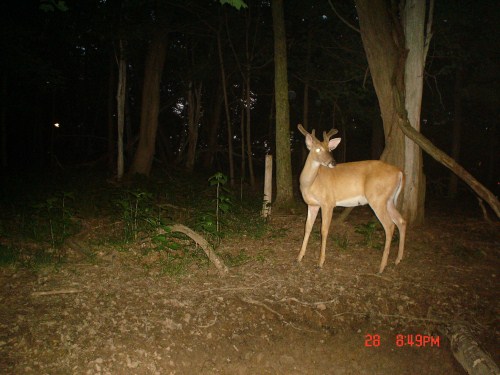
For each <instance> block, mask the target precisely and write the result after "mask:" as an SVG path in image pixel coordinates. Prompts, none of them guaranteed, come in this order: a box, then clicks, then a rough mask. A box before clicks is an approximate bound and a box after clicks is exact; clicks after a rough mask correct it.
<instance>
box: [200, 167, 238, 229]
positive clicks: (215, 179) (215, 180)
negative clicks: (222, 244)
mask: <svg viewBox="0 0 500 375" xmlns="http://www.w3.org/2000/svg"><path fill="white" fill-rule="evenodd" d="M208 183H209V184H210V186H215V187H216V198H215V200H214V201H215V233H216V234H217V235H219V234H220V231H221V216H222V215H223V214H226V213H228V212H229V211H230V209H231V206H232V205H233V202H232V199H231V196H230V191H229V189H227V188H226V186H225V185H226V184H227V176H226V175H225V174H224V173H222V172H217V173H216V174H214V175H213V176H211V177H210V178H209V179H208ZM202 219H203V220H202V222H203V223H204V224H203V225H202V227H204V228H203V229H204V230H206V231H207V232H209V233H213V232H212V231H211V230H212V228H213V221H212V220H211V218H210V215H204V216H203V217H202Z"/></svg>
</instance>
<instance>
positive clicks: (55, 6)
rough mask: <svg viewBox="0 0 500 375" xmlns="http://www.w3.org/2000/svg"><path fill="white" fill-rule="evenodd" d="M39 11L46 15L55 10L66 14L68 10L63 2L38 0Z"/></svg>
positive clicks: (62, 0)
mask: <svg viewBox="0 0 500 375" xmlns="http://www.w3.org/2000/svg"><path fill="white" fill-rule="evenodd" d="M39 9H40V10H42V11H44V12H46V13H48V12H54V11H56V10H58V11H60V12H67V11H68V9H69V8H68V6H67V5H66V2H65V1H64V0H57V1H56V0H40V5H39Z"/></svg>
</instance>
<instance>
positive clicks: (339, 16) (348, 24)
mask: <svg viewBox="0 0 500 375" xmlns="http://www.w3.org/2000/svg"><path fill="white" fill-rule="evenodd" d="M328 4H330V7H331V8H332V10H333V12H334V13H335V14H336V15H337V17H338V18H340V20H341V21H342V22H344V23H345V24H346V25H347V26H349V27H350V28H351V29H353V30H354V31H356V32H357V33H358V34H360V33H361V31H360V30H359V29H358V28H357V27H355V26H353V25H351V23H350V22H349V21H347V20H346V19H345V18H344V17H342V16H341V15H340V14H339V13H338V12H337V9H335V7H334V6H333V4H332V2H331V0H328Z"/></svg>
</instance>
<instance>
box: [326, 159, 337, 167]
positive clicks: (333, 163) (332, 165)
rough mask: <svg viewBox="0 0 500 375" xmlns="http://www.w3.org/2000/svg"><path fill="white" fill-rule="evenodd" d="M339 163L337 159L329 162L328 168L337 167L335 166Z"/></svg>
mask: <svg viewBox="0 0 500 375" xmlns="http://www.w3.org/2000/svg"><path fill="white" fill-rule="evenodd" d="M336 165H337V162H336V161H335V160H332V161H331V162H329V163H328V165H327V166H328V168H335V166H336Z"/></svg>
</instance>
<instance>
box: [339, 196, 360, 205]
mask: <svg viewBox="0 0 500 375" xmlns="http://www.w3.org/2000/svg"><path fill="white" fill-rule="evenodd" d="M365 204H368V201H367V200H366V197H365V196H364V195H357V196H355V197H350V198H346V199H342V200H340V201H337V206H340V207H356V206H364V205H365Z"/></svg>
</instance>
